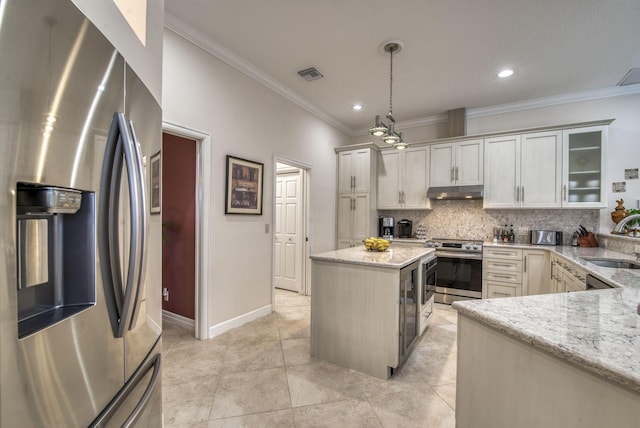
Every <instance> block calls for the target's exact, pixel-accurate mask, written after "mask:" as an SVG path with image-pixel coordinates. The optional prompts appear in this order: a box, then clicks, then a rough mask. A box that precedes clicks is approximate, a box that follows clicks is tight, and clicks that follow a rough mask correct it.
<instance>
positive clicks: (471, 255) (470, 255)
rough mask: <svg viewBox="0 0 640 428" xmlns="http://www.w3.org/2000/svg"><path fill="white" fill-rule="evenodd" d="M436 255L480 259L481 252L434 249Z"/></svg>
mask: <svg viewBox="0 0 640 428" xmlns="http://www.w3.org/2000/svg"><path fill="white" fill-rule="evenodd" d="M436 256H437V257H448V258H450V259H465V260H482V253H462V252H461V253H456V252H446V251H436Z"/></svg>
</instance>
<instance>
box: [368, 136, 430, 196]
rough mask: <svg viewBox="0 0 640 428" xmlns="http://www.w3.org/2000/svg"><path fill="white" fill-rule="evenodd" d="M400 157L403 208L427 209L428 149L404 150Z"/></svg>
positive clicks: (422, 147) (425, 147) (424, 147)
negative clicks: (402, 159)
mask: <svg viewBox="0 0 640 428" xmlns="http://www.w3.org/2000/svg"><path fill="white" fill-rule="evenodd" d="M402 156H404V168H403V170H404V174H403V175H404V177H403V180H402V188H401V189H400V190H401V192H402V200H401V201H402V206H403V208H413V209H419V208H429V207H430V201H429V199H428V198H427V189H428V187H429V179H428V177H429V176H428V172H427V166H428V165H429V147H428V146H421V147H415V148H410V149H406V150H404V151H403V152H402ZM378 191H379V189H378Z"/></svg>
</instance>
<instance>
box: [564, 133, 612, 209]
mask: <svg viewBox="0 0 640 428" xmlns="http://www.w3.org/2000/svg"><path fill="white" fill-rule="evenodd" d="M607 131H608V127H607V126H591V127H587V128H575V129H565V130H563V133H562V136H563V150H564V153H563V157H562V159H563V168H562V170H563V185H562V206H563V207H575V208H603V207H605V206H606V192H605V183H604V171H603V168H604V150H605V147H606V146H607Z"/></svg>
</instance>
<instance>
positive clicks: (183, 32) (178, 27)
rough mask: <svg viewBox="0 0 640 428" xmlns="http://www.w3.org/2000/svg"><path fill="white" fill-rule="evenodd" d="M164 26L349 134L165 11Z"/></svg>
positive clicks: (313, 108) (282, 85)
mask: <svg viewBox="0 0 640 428" xmlns="http://www.w3.org/2000/svg"><path fill="white" fill-rule="evenodd" d="M164 26H165V28H167V29H168V30H170V31H173V32H174V33H176V34H177V35H179V36H181V37H183V38H185V39H187V40H189V41H190V42H191V43H193V44H194V45H196V46H198V47H200V48H202V49H203V50H205V51H206V52H208V53H210V54H211V55H213V56H215V57H216V58H218V59H220V60H221V61H223V62H225V63H226V64H228V65H230V66H232V67H233V68H235V69H236V70H238V71H240V72H242V73H244V74H246V75H247V76H249V77H250V78H251V79H253V80H255V81H256V82H258V83H260V84H262V85H263V86H265V87H267V88H269V89H271V90H272V91H273V92H275V93H277V94H278V95H281V96H282V97H284V98H286V99H287V100H289V101H291V102H292V103H294V104H295V105H297V106H298V107H300V108H302V109H303V110H305V111H307V112H308V113H311V114H312V115H314V116H316V117H317V118H318V119H321V120H323V121H324V122H327V123H328V124H329V125H331V126H333V127H335V128H337V129H338V130H340V131H342V132H344V133H345V134H347V135H349V136H350V137H353V130H352V129H350V128H348V127H347V126H345V125H344V124H342V123H341V122H338V121H337V120H336V119H334V118H333V117H331V116H330V115H329V114H328V113H326V112H325V111H323V110H321V109H319V108H318V107H316V106H315V105H314V104H312V103H311V102H309V101H308V100H307V99H305V98H303V97H301V96H300V95H298V94H297V93H296V92H294V91H292V90H291V89H289V88H288V87H287V86H285V85H284V84H282V82H280V81H278V80H276V79H274V78H273V77H271V76H269V75H268V74H267V73H265V72H263V71H262V70H260V69H259V68H258V67H256V66H255V65H253V64H251V63H250V62H249V61H247V60H245V59H244V58H242V57H240V56H239V55H237V54H235V53H234V52H232V51H230V50H229V49H228V48H226V47H225V46H223V45H222V44H220V43H218V42H217V41H215V40H213V39H212V38H211V37H209V36H207V35H205V34H203V33H202V32H200V31H198V30H196V29H194V28H193V27H191V26H189V25H188V24H187V23H186V22H184V21H183V20H181V19H180V18H178V17H176V16H175V15H173V14H171V13H165V15H164Z"/></svg>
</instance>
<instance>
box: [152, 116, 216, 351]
mask: <svg viewBox="0 0 640 428" xmlns="http://www.w3.org/2000/svg"><path fill="white" fill-rule="evenodd" d="M162 132H163V133H167V134H172V135H176V136H178V137H184V138H188V139H191V140H195V141H196V213H195V214H196V219H195V222H196V224H195V226H196V227H195V232H196V248H195V250H196V260H195V262H196V266H195V269H196V271H195V279H196V283H195V284H194V285H195V288H196V290H195V291H196V293H195V296H196V301H195V337H196V339H200V340H205V339H208V338H209V327H208V325H209V322H208V310H207V306H208V302H209V293H208V289H209V287H207V284H209V270H208V268H207V266H209V265H210V264H209V263H204V260H210V252H209V245H210V236H211V229H212V228H213V225H212V224H211V222H210V221H206V219H210V218H211V212H210V211H211V164H212V163H211V162H212V160H211V152H212V149H211V136H210V135H209V134H205V133H204V132H200V131H197V130H195V129H191V128H187V127H184V126H181V125H176V124H174V123H170V122H166V121H163V122H162Z"/></svg>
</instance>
